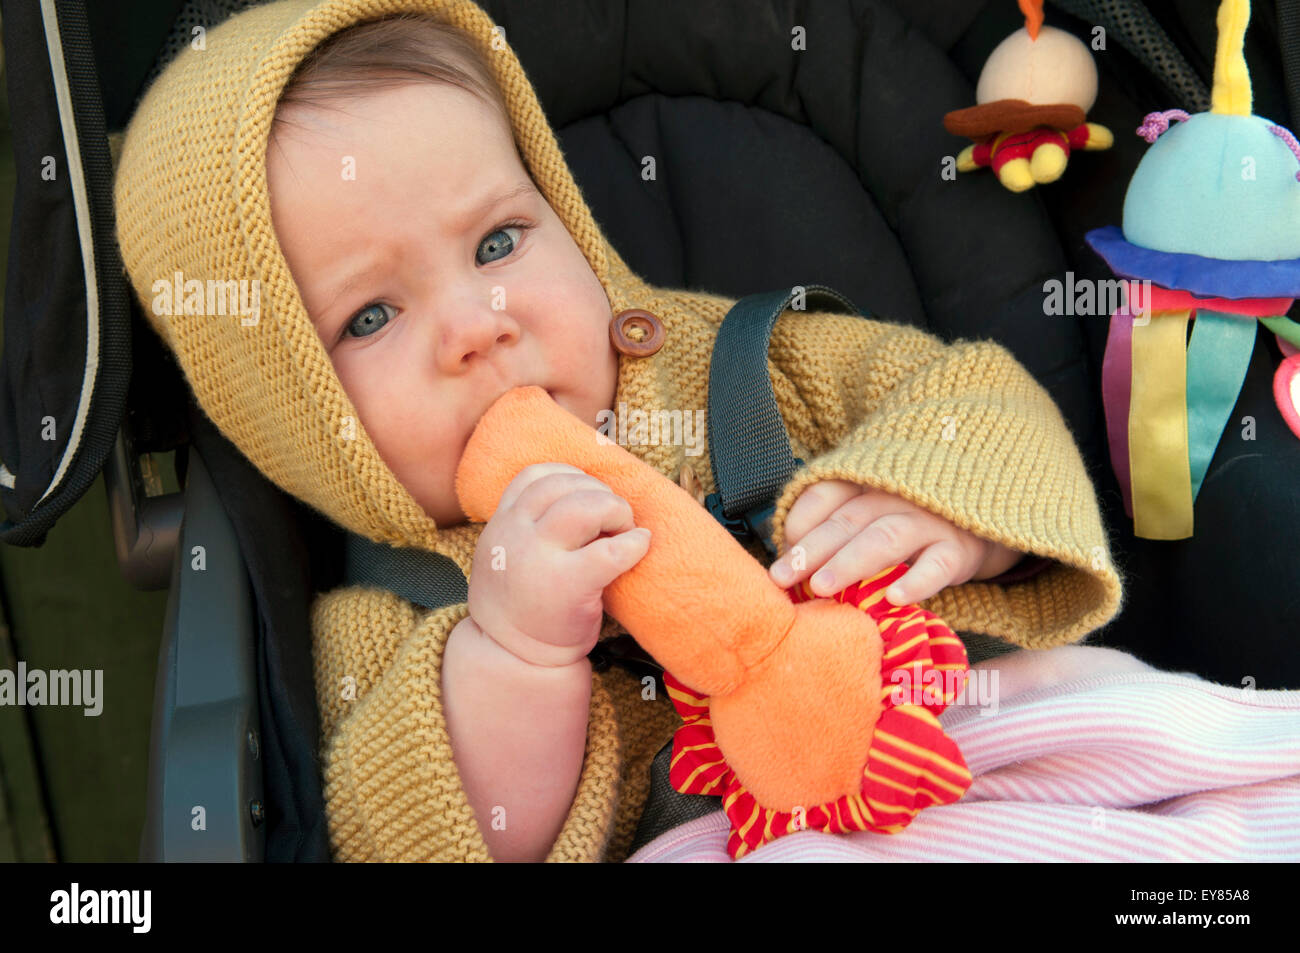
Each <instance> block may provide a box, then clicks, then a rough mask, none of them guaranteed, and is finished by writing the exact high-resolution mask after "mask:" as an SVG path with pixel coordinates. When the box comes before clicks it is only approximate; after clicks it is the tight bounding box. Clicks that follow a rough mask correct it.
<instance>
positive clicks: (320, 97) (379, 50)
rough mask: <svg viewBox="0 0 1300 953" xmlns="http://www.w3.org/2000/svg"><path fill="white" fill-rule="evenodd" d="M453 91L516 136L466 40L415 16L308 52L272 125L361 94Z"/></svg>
mask: <svg viewBox="0 0 1300 953" xmlns="http://www.w3.org/2000/svg"><path fill="white" fill-rule="evenodd" d="M421 81H423V82H432V83H442V84H445V85H451V86H457V87H459V88H461V89H463V90H465V91H466V92H469V93H471V94H473V95H475V96H477V97H479V98H480V99H481V100H483V101H484V102H485V103H487V104H488V105H489V106H491V107H492V108H493V109H495V110H496V111H497V113H498V114H499V115H500V116H501V119H502V121H503V122H505V124H506V128H507V129H509V130H510V131H511V138H512V139H513V138H514V130H513V127H512V124H511V122H510V120H509V113H508V112H507V109H506V102H505V97H504V96H503V95H502V93H501V89H500V87H499V86H498V85H497V81H496V78H495V77H494V76H493V75H492V70H491V68H490V67H489V66H488V64H487V62H486V61H484V59H483V56H482V54H481V53H480V52H479V50H478V49H477V48H476V47H475V46H474V44H473V42H471V40H470V39H469V37H468V36H467V35H466V34H465V33H463V32H462V31H460V30H458V29H457V28H456V27H454V26H450V25H449V24H445V23H442V22H440V21H438V20H435V19H433V18H431V17H426V16H420V15H418V14H399V15H397V16H390V17H384V18H383V19H379V20H370V21H367V22H364V23H359V24H356V25H354V26H351V27H349V28H347V29H346V30H342V31H340V32H338V33H335V34H334V35H333V36H331V37H329V38H328V39H326V40H325V41H324V42H323V43H321V44H320V45H319V46H317V47H316V48H315V49H314V50H312V51H311V52H310V53H309V54H307V56H306V57H304V59H303V60H302V62H301V63H299V64H298V67H297V69H295V70H294V72H293V75H291V76H290V77H289V81H288V83H287V84H286V85H285V88H284V91H283V92H282V93H281V95H280V100H279V102H278V103H277V104H276V107H275V109H276V111H275V119H274V123H285V122H288V121H287V120H285V119H284V118H283V117H282V116H281V111H282V110H283V109H284V108H285V107H286V106H290V105H309V106H318V107H319V106H327V105H328V104H330V103H331V102H332V101H334V100H337V99H338V98H340V97H341V96H344V95H347V94H351V93H355V92H357V91H359V90H368V89H383V88H389V87H393V86H399V85H402V84H405V83H411V82H421Z"/></svg>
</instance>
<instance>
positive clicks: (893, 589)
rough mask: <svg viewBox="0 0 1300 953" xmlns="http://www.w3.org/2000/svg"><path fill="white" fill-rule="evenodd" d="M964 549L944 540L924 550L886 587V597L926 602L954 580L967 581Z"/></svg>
mask: <svg viewBox="0 0 1300 953" xmlns="http://www.w3.org/2000/svg"><path fill="white" fill-rule="evenodd" d="M964 561H965V553H964V552H963V551H962V549H961V547H960V546H957V545H956V544H954V543H952V542H948V541H946V540H945V541H941V542H938V543H935V544H934V545H932V546H930V547H929V548H928V549H926V550H925V552H923V553H921V555H920V556H919V557H917V559H916V561H915V562H914V563H913V565H912V568H911V569H909V570H908V571H907V572H906V573H904V574H903V577H902V578H901V579H899V580H898V581H897V582H895V583H894V584H893V585H892V586H890V587H889V588H888V589H886V590H885V598H886V599H888V600H889V601H890V602H892V603H893V604H894V605H896V606H902V605H908V604H910V603H914V602H924V601H925V600H926V599H929V598H930V597H931V596H933V595H935V594H936V593H938V592H940V591H942V590H943V589H946V588H947V587H948V586H950V585H953V584H954V583H961V582H965V580H966V578H969V575H967V576H966V577H965V578H963V569H964V566H963V565H962V564H963V562H964Z"/></svg>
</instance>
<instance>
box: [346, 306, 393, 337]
mask: <svg viewBox="0 0 1300 953" xmlns="http://www.w3.org/2000/svg"><path fill="white" fill-rule="evenodd" d="M387 307H388V305H386V304H368V305H366V306H365V307H364V308H362V309H361V310H360V311H358V312H357V313H356V315H355V316H353V318H352V321H351V322H349V324H348V326H347V328H345V331H346V332H347V333H349V334H351V335H352V336H353V337H358V338H364V337H369V336H370V335H372V334H374V333H375V332H376V331H378V330H379V329H380V328H382V327H383V326H384V325H385V324H387V323H388V312H386V311H385V310H384V309H385V308H387Z"/></svg>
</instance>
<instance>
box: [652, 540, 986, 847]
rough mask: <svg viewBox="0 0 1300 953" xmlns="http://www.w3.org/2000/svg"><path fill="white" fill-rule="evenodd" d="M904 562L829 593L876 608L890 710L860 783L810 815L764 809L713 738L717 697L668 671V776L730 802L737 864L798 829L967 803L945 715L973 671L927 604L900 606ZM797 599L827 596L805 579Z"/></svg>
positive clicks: (875, 821)
mask: <svg viewBox="0 0 1300 953" xmlns="http://www.w3.org/2000/svg"><path fill="white" fill-rule="evenodd" d="M907 568H908V567H907V564H906V563H903V564H900V565H898V566H895V567H894V568H892V569H888V570H885V571H884V572H882V573H879V574H877V575H875V576H873V577H871V578H870V579H864V580H862V581H861V582H857V583H854V584H853V585H851V586H848V587H847V588H845V589H842V590H841V591H840V592H838V593H836V594H835V595H834V596H832V597H830V598H834V599H835V600H837V601H839V602H844V603H847V604H849V605H852V606H857V607H858V608H859V609H861V610H862V611H863V612H867V613H870V615H871V617H872V619H873V620H874V621H875V623H876V626H877V628H879V629H880V635H881V637H882V639H883V640H884V648H883V651H882V657H881V673H880V674H881V697H882V712H881V716H880V720H879V721H878V722H877V723H876V728H875V732H874V733H873V735H872V739H871V746H870V748H869V750H868V752H867V759H866V767H865V769H864V770H863V773H862V787H861V789H860V790H859V791H858V792H857V793H854V794H848V795H845V796H843V797H841V798H839V799H838V800H836V801H834V802H833V803H829V804H820V805H817V806H816V807H813V808H811V809H809V810H807V811H798V810H797V809H796V811H795V812H787V811H778V810H770V809H768V808H765V807H763V806H762V805H760V804H759V803H758V802H757V801H756V800H755V799H754V796H753V795H752V794H750V793H749V792H748V791H747V790H746V789H745V787H744V785H742V784H741V783H740V779H739V778H737V777H736V775H735V773H734V772H733V771H732V770H731V768H729V767H728V766H727V763H726V760H725V758H724V757H723V754H722V751H721V750H720V749H719V748H718V745H717V742H716V741H715V739H714V737H713V727H712V723H711V722H710V720H709V699H708V698H707V697H705V696H702V695H699V694H697V693H695V692H694V691H692V690H691V689H689V688H687V687H686V686H685V685H683V684H682V683H681V682H679V681H678V680H677V679H675V678H673V676H672V675H671V674H670V673H668V672H665V673H664V685H665V686H666V687H667V689H668V694H669V697H671V698H672V701H673V705H674V706H675V707H676V708H677V712H678V714H679V715H681V717H682V719H683V721H684V724H683V725H682V727H681V728H679V729H678V730H677V733H676V735H675V736H674V738H673V759H672V766H671V768H670V769H669V775H668V776H669V780H670V782H671V783H672V785H673V788H674V789H675V790H677V791H679V792H680V793H682V794H709V795H714V796H717V797H721V798H722V807H723V810H725V811H726V813H727V817H728V818H730V820H731V836H730V838H728V840H727V852H728V853H729V854H730V855H731V857H732V859H733V860H738V859H739V858H741V857H743V856H745V855H746V854H748V853H749V852H751V851H753V850H756V849H757V848H759V847H761V846H762V845H763V844H766V843H768V842H769V841H772V840H775V839H776V838H778V837H781V836H783V835H785V834H791V833H794V832H796V831H800V830H818V831H826V832H827V833H831V834H839V833H845V832H848V831H876V832H879V833H885V834H894V833H897V832H898V831H901V830H902V829H903V828H904V827H906V826H907V825H908V824H909V823H911V821H912V818H914V817H915V816H916V814H917V812H919V811H920V810H921V809H922V808H925V807H929V806H931V805H933V804H951V803H953V802H954V801H957V800H960V799H961V797H962V795H964V794H965V793H966V789H967V788H969V787H970V784H971V774H970V771H969V770H968V769H967V767H966V762H965V760H964V759H963V758H962V755H961V751H959V750H958V748H957V745H956V743H955V742H953V740H952V739H951V738H949V737H948V736H947V735H946V734H945V733H944V730H943V727H942V726H941V725H940V724H939V719H938V715H939V713H940V712H942V711H943V710H944V709H945V708H947V707H948V705H950V704H952V703H953V701H954V700H955V699H956V698H957V696H958V695H959V694H960V692H961V689H962V688H963V686H964V685H965V679H966V676H967V673H968V672H969V666H968V665H967V660H966V648H965V646H963V645H962V643H961V640H960V639H959V638H958V637H957V636H956V634H955V633H954V632H953V631H952V630H951V629H949V628H948V627H947V626H946V625H944V623H943V620H941V619H940V618H939V617H938V616H936V615H934V614H933V613H931V612H927V611H926V610H924V609H922V608H921V607H919V606H915V605H912V606H894V605H893V604H891V603H890V602H889V601H888V600H887V599H885V590H886V589H887V588H889V586H890V584H891V583H893V582H894V581H895V580H896V579H899V578H901V577H902V576H903V574H904V573H905V572H906V571H907ZM786 592H787V593H788V594H789V596H790V599H791V601H792V602H806V601H807V600H809V599H814V598H819V597H817V596H814V595H813V594H812V592H811V591H810V590H809V589H808V584H807V581H804V582H801V583H800V584H799V585H797V586H792V587H791V588H789V589H787V590H786Z"/></svg>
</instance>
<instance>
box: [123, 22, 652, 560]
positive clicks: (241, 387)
mask: <svg viewBox="0 0 1300 953" xmlns="http://www.w3.org/2000/svg"><path fill="white" fill-rule="evenodd" d="M408 12H409V13H420V14H425V15H429V16H432V17H435V18H437V19H439V20H442V21H445V22H448V23H451V24H453V25H455V26H457V27H459V28H460V29H462V30H463V31H465V32H466V33H467V34H468V36H469V37H470V38H471V39H472V40H473V41H474V42H475V43H476V44H477V45H478V47H479V49H480V50H481V51H482V52H483V53H484V59H486V61H487V62H488V63H489V65H490V68H491V69H492V70H493V72H494V75H495V76H496V79H497V81H498V83H499V85H500V87H501V90H502V94H503V96H504V98H505V102H506V105H507V109H508V113H509V116H510V121H511V123H512V126H513V128H514V131H515V137H516V141H517V142H518V145H519V149H520V153H521V155H522V157H523V159H524V162H525V163H526V165H527V167H528V170H529V172H530V173H531V174H532V177H533V180H534V181H535V182H536V184H537V186H538V188H539V189H540V190H541V191H542V193H543V195H544V196H545V197H546V199H547V201H548V202H549V203H550V205H551V207H552V208H553V209H554V210H555V213H556V214H557V215H558V216H559V218H560V220H561V221H562V222H564V224H565V226H566V227H567V228H568V230H569V233H570V234H571V235H572V236H573V239H574V242H575V243H576V244H577V246H578V248H580V249H581V251H582V253H583V255H584V256H585V257H586V259H587V261H588V263H589V264H590V266H591V268H592V271H593V272H594V273H595V275H596V276H597V278H598V279H599V280H600V282H601V284H602V285H603V287H604V288H605V291H606V294H607V296H608V298H609V303H610V308H611V314H616V313H618V312H619V311H622V310H625V309H627V308H634V307H646V306H647V305H646V303H645V302H646V300H647V297H646V286H645V285H643V284H642V282H641V281H640V280H639V279H638V278H637V277H636V276H635V275H633V274H632V273H631V272H630V271H629V270H628V268H627V266H626V265H625V264H624V263H623V261H622V260H621V259H620V258H619V256H618V254H617V253H616V252H615V251H614V249H613V247H612V246H611V245H610V244H609V242H608V241H607V240H606V239H605V236H604V235H603V234H602V233H601V231H600V229H599V227H598V226H597V225H596V222H595V220H594V219H593V217H592V215H591V212H590V210H589V209H588V208H587V205H586V203H585V202H584V201H583V199H582V196H581V194H580V193H579V190H578V187H577V185H576V184H575V183H574V180H573V177H572V175H571V173H570V171H569V168H568V165H567V164H566V162H565V160H564V157H563V154H562V153H561V151H560V148H559V145H558V143H557V141H556V139H555V135H554V133H553V131H552V130H551V127H550V125H549V123H548V122H547V120H546V117H545V115H544V113H543V111H542V108H541V105H540V103H539V102H538V100H537V96H536V93H535V92H534V90H533V87H532V84H531V83H530V82H529V80H528V78H527V77H526V75H525V73H524V70H523V68H522V67H521V66H520V63H519V60H518V58H517V57H516V55H515V53H514V52H513V50H511V49H509V48H508V47H507V48H504V49H503V48H502V39H503V37H502V35H501V34H500V33H499V32H498V33H496V34H494V33H493V28H494V24H493V22H492V20H491V19H490V18H489V17H488V15H487V14H486V12H484V11H483V9H482V8H480V7H479V6H477V5H476V4H474V3H473V2H471V0H324V2H322V0H285V2H280V3H271V4H268V5H265V6H261V7H257V8H254V9H252V10H248V11H246V12H244V13H241V14H239V15H237V16H234V17H232V18H230V19H229V20H227V21H226V22H224V23H222V24H221V25H219V26H218V27H216V28H214V29H213V30H211V31H210V32H209V33H208V35H207V37H206V41H205V44H204V46H205V48H204V49H203V50H201V51H200V50H194V49H186V50H185V51H184V52H183V53H182V54H181V55H180V56H179V57H177V59H176V60H175V61H174V62H172V63H171V64H170V65H169V66H168V68H167V69H166V71H165V72H164V73H163V74H162V76H161V77H160V78H159V79H158V80H157V81H156V82H155V83H154V84H153V85H152V86H151V87H150V89H149V90H148V92H147V93H146V95H145V96H144V98H143V99H142V101H141V103H140V105H139V107H138V109H137V111H136V113H135V115H134V116H133V118H132V120H131V124H130V126H129V127H128V129H127V131H126V137H125V140H124V142H123V145H122V152H121V156H120V158H119V162H118V169H117V175H116V181H115V201H116V210H117V222H118V225H117V227H118V241H119V244H120V246H121V250H122V257H123V261H124V263H125V265H126V269H127V272H128V273H129V276H130V279H131V282H132V284H133V286H134V288H135V291H136V294H137V295H138V296H139V299H140V301H141V303H142V305H143V307H144V311H145V313H146V315H147V316H148V318H149V321H150V323H151V324H152V325H153V327H154V329H155V330H156V331H157V332H158V334H159V335H160V336H161V337H162V338H163V340H164V341H165V342H166V343H167V345H168V347H169V348H170V349H171V350H172V352H173V353H174V354H175V355H176V358H177V361H178V363H179V365H180V367H181V369H182V371H183V372H184V374H185V376H186V378H187V380H188V381H189V384H190V387H191V388H192V389H193V391H194V394H195V397H196V398H197V401H198V404H199V406H200V407H201V408H202V409H203V411H204V412H205V413H206V414H207V415H208V417H210V418H211V419H212V421H213V422H214V423H215V424H216V426H217V427H218V429H219V430H220V431H221V432H222V433H223V434H224V435H225V436H226V437H227V438H228V439H229V440H230V441H231V442H232V443H233V444H235V446H237V447H238V448H239V449H240V450H241V451H242V452H243V453H244V454H245V455H246V456H247V457H248V459H249V460H250V461H251V462H252V463H253V464H254V465H255V466H256V467H257V468H258V469H259V470H260V471H261V472H262V473H263V474H265V475H266V476H267V477H268V478H269V479H271V480H272V481H274V482H275V483H276V485H278V486H279V487H280V488H282V489H283V490H285V491H286V492H287V493H289V494H291V495H293V496H295V497H297V498H299V499H301V500H303V501H304V502H306V503H308V504H310V505H311V506H312V507H314V508H315V509H317V510H318V511H320V512H322V513H324V514H325V515H326V516H327V517H329V518H330V519H331V520H333V521H334V522H335V523H337V524H339V525H341V526H343V527H345V528H347V529H349V530H351V531H353V532H355V533H359V534H361V535H363V536H366V537H368V538H370V539H372V540H376V541H384V542H388V543H391V544H393V545H398V546H412V547H420V548H424V549H431V550H435V551H442V552H446V553H447V554H448V555H452V556H453V558H456V559H457V561H458V562H461V563H462V564H465V563H466V559H467V557H468V555H469V554H470V552H472V548H471V549H470V550H469V552H467V551H466V549H467V546H469V545H470V544H471V538H472V537H473V536H475V535H477V533H476V529H478V528H481V527H469V526H465V527H456V528H454V530H463V532H461V533H457V534H456V535H457V536H458V537H460V536H463V537H464V538H463V539H457V540H456V542H455V544H454V545H452V544H450V541H449V540H443V544H442V545H439V531H438V528H437V526H436V525H435V523H434V521H433V519H432V518H430V517H429V516H428V515H427V514H426V513H425V512H424V510H423V508H422V507H420V506H419V505H418V504H417V503H416V501H415V500H414V499H413V498H412V496H411V495H410V493H409V492H408V491H407V490H406V488H405V487H404V486H403V485H402V484H401V483H400V482H399V481H398V479H397V478H396V476H395V475H394V474H393V472H392V471H391V470H390V469H389V467H388V466H387V464H385V463H384V461H383V460H382V459H381V457H380V455H379V453H378V451H377V449H376V448H375V446H374V444H373V442H372V441H371V438H370V437H369V435H368V434H367V433H366V430H365V428H364V427H363V426H362V425H361V421H360V416H359V415H358V413H357V411H356V409H355V408H354V406H353V404H352V402H351V401H350V399H349V398H348V395H347V394H346V393H345V392H344V389H343V386H342V384H341V382H340V381H339V378H338V376H337V374H336V373H335V371H334V368H333V366H332V364H331V362H330V359H329V355H328V353H327V352H326V350H325V347H324V345H323V344H322V343H321V341H320V339H319V337H318V335H317V332H316V330H315V328H314V327H313V325H312V323H311V320H310V318H309V317H308V314H307V311H306V308H305V306H304V305H303V302H302V298H301V296H300V294H299V292H298V289H297V286H296V285H295V283H294V281H293V279H292V277H291V275H290V271H289V267H288V264H287V262H286V260H285V257H284V255H283V253H282V251H281V248H280V245H279V242H278V241H277V239H276V235H275V231H274V229H273V228H272V223H271V205H270V199H269V197H268V191H267V175H266V162H265V157H266V150H267V142H268V136H269V134H270V130H271V122H272V118H273V115H274V111H275V106H276V102H277V100H278V99H279V96H280V94H281V91H282V90H283V89H284V86H285V84H286V82H287V81H288V79H289V77H290V75H291V74H292V73H293V71H294V69H295V67H296V66H297V65H298V64H299V62H300V61H301V60H302V59H303V58H304V57H305V56H306V55H307V53H308V52H310V51H311V50H312V49H313V48H314V47H316V46H318V45H319V44H320V43H321V42H323V41H324V40H325V39H326V38H328V37H329V36H330V35H332V34H334V33H337V32H339V31H340V30H343V29H345V28H347V27H349V26H352V25H354V24H356V23H359V22H362V21H365V20H372V19H375V18H378V17H381V16H387V15H393V14H398V13H408ZM494 37H495V41H496V42H495V46H494V45H493V41H494ZM160 281H161V282H162V284H161V285H158V286H157V288H155V285H156V283H157V282H160ZM191 281H197V282H200V283H202V287H204V288H206V287H207V286H208V283H209V282H210V281H212V282H220V283H224V285H223V286H222V288H219V289H218V290H224V291H227V292H228V294H227V304H226V305H225V309H224V310H225V313H224V314H217V315H214V314H176V313H166V309H162V310H164V312H165V313H163V314H157V313H156V310H158V309H156V308H155V307H154V306H153V305H154V302H155V300H156V298H157V295H158V293H159V292H160V291H171V290H172V289H173V288H175V289H176V290H177V291H184V290H185V287H184V286H185V284H186V283H189V282H191ZM232 282H234V284H232ZM164 286H166V287H164ZM254 289H255V290H254ZM241 292H242V297H241V298H239V300H240V303H241V307H238V308H236V307H235V306H234V303H233V302H234V300H235V298H236V297H237V296H238V295H239V294H240V293H241ZM188 293H189V292H188V291H185V294H186V295H188ZM172 298H173V300H174V304H173V306H172V307H171V309H170V310H171V311H172V312H178V311H183V310H184V309H183V307H182V306H181V305H182V295H181V294H172ZM232 312H239V313H232ZM660 317H661V320H662V321H663V322H664V325H665V329H666V330H667V331H668V335H669V340H670V341H671V340H672V338H673V334H672V322H673V320H674V318H673V316H672V315H667V314H661V315H660ZM668 350H669V348H667V347H665V348H664V351H668ZM638 363H639V364H649V363H652V362H650V361H645V360H642V361H627V360H626V359H622V360H621V366H620V372H619V389H620V391H622V390H623V389H624V387H625V386H626V385H627V383H628V380H627V375H628V374H629V373H630V372H631V371H630V370H629V368H628V367H627V365H628V364H633V365H635V364H638ZM637 373H642V374H644V373H653V372H651V371H649V370H648V369H644V370H641V371H639V372H637ZM665 472H667V470H665ZM452 532H453V530H448V531H445V532H444V533H443V535H444V536H446V535H448V534H449V533H452ZM464 568H466V570H468V566H467V564H465V565H464Z"/></svg>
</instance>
